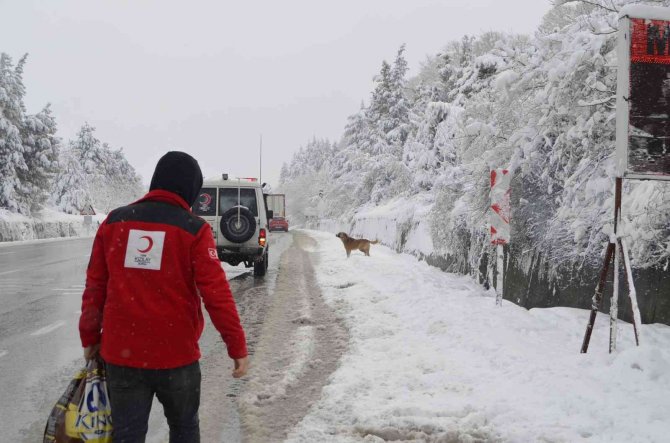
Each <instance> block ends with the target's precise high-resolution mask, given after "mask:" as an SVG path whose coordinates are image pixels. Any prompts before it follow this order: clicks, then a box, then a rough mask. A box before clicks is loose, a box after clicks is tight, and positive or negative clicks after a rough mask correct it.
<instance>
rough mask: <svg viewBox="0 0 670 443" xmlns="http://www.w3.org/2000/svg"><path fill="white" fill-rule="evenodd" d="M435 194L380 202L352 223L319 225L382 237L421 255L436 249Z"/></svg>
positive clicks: (397, 247)
mask: <svg viewBox="0 0 670 443" xmlns="http://www.w3.org/2000/svg"><path fill="white" fill-rule="evenodd" d="M433 204H434V197H433V196H432V195H430V194H428V193H424V194H419V195H415V196H413V197H412V198H411V199H410V198H405V197H400V198H397V199H393V200H391V201H389V202H386V203H384V204H381V205H379V206H372V205H370V206H365V207H362V208H360V209H358V210H357V211H356V213H355V214H354V215H353V217H352V219H351V223H350V224H347V223H343V222H342V221H341V220H332V219H325V220H319V221H318V222H317V224H316V226H315V227H317V228H318V229H319V230H324V231H329V232H333V233H336V232H339V231H345V232H348V233H350V234H351V235H353V236H356V237H363V238H368V239H370V240H379V241H380V242H382V243H383V244H385V245H387V246H390V247H392V248H393V249H395V250H396V251H403V252H407V253H409V254H414V255H417V256H419V257H424V256H431V255H433V254H434V253H435V248H434V247H433V240H432V238H431V232H430V229H431V218H430V217H431V216H430V212H431V210H432V208H433Z"/></svg>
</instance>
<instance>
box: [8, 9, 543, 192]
mask: <svg viewBox="0 0 670 443" xmlns="http://www.w3.org/2000/svg"><path fill="white" fill-rule="evenodd" d="M549 8H550V2H549V0H441V1H438V0H331V1H321V0H255V1H241V0H236V1H228V0H225V1H224V0H219V1H194V0H188V1H187V0H180V1H168V0H152V1H148V0H108V1H102V0H97V1H91V0H79V1H74V0H49V1H48V0H43V1H38V0H0V16H2V25H1V26H0V51H1V52H6V53H9V54H10V55H11V56H12V57H14V59H15V60H16V59H18V58H19V57H20V56H21V55H22V54H23V53H26V52H28V53H29V54H30V57H29V61H28V64H27V67H26V71H25V76H24V80H25V84H26V87H27V91H28V95H27V97H26V105H27V107H28V111H29V112H37V111H38V110H39V109H40V108H41V107H42V106H43V105H44V104H46V103H47V102H50V103H52V106H53V110H54V113H55V116H56V119H57V121H58V124H59V132H60V136H61V137H63V138H65V139H67V138H69V137H71V136H73V135H74V134H75V133H76V131H77V129H78V128H79V127H80V126H81V125H82V123H84V122H85V121H88V122H89V123H90V124H92V125H93V126H95V127H96V128H97V135H98V137H99V138H101V139H102V140H103V141H106V142H108V143H110V144H111V145H112V146H113V147H123V148H124V151H125V152H126V154H127V157H128V159H129V160H130V162H131V163H132V164H133V166H135V167H136V168H137V170H138V172H139V173H140V174H141V175H142V176H143V178H144V181H145V182H148V180H149V179H150V177H151V173H152V171H153V167H154V166H155V163H156V160H157V159H158V158H159V157H160V156H161V155H162V154H163V153H164V152H166V151H168V150H172V149H178V150H183V151H186V152H189V153H190V154H192V155H193V156H195V157H196V158H197V159H198V161H199V162H200V165H201V166H202V168H203V172H204V173H205V175H206V176H214V175H218V174H219V173H221V172H229V173H230V174H231V175H232V176H257V175H258V145H259V134H261V133H262V134H263V141H264V149H263V151H264V159H263V174H264V179H265V180H267V181H270V182H271V183H272V184H276V182H277V179H278V176H279V169H280V168H281V164H282V162H284V161H288V160H290V158H291V155H292V154H293V152H295V151H296V150H297V149H298V148H299V147H300V146H301V145H304V144H305V143H306V142H307V141H308V140H309V139H310V138H312V137H313V136H318V137H328V138H331V139H334V140H335V139H338V138H339V136H340V134H341V132H342V129H343V127H344V125H345V123H346V117H347V116H348V115H350V114H351V113H353V112H355V111H356V110H357V109H358V108H359V106H360V103H361V100H363V99H365V100H366V101H367V99H368V97H369V95H370V91H371V89H372V77H373V76H374V75H375V74H376V73H377V72H378V70H379V66H380V64H381V61H382V60H383V59H388V60H392V59H393V57H394V56H395V53H396V51H397V49H398V47H399V46H400V45H401V44H402V43H406V44H407V53H406V55H407V59H408V61H409V64H410V69H411V71H410V74H412V73H416V72H417V70H418V68H419V66H420V63H421V61H422V60H424V59H425V57H426V56H427V55H428V54H434V53H436V52H438V51H439V50H440V49H441V48H442V47H443V46H444V45H445V44H446V43H447V42H449V41H451V40H454V39H459V38H460V37H461V36H463V35H464V34H476V33H479V32H481V31H489V30H501V31H515V32H524V33H532V32H534V30H535V29H536V28H537V26H538V24H539V22H540V20H541V18H542V16H543V15H544V13H545V12H546V11H547V10H548V9H549ZM265 180H264V181H265Z"/></svg>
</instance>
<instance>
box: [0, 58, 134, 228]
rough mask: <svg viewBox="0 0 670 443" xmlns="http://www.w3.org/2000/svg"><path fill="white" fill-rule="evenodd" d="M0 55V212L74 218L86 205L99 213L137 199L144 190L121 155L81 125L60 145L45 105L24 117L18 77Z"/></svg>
mask: <svg viewBox="0 0 670 443" xmlns="http://www.w3.org/2000/svg"><path fill="white" fill-rule="evenodd" d="M26 61H27V55H24V56H23V57H21V59H19V61H18V62H17V63H16V65H15V64H14V63H13V61H12V58H11V57H10V56H9V55H8V54H5V53H0V209H6V210H8V211H10V212H13V213H19V214H23V215H26V216H31V215H34V214H35V213H38V212H39V211H40V210H41V209H42V208H44V207H45V206H48V207H53V208H56V209H57V210H59V211H63V212H66V213H70V214H79V212H80V211H81V210H82V209H84V207H85V205H87V204H91V205H92V206H93V207H94V208H96V209H97V210H99V211H102V212H103V213H107V212H109V211H110V210H111V209H113V208H115V207H118V206H121V205H123V204H127V203H128V202H129V201H131V200H133V199H135V198H137V197H138V196H139V195H141V194H142V190H143V186H142V182H141V179H140V177H139V176H138V174H137V173H136V171H135V169H134V168H133V167H132V166H131V165H130V163H128V161H127V159H126V158H125V156H124V153H123V150H122V149H113V148H112V147H110V146H109V145H108V144H107V143H104V142H102V141H100V140H99V139H98V138H96V136H95V128H94V127H92V126H90V125H89V124H88V123H84V125H83V126H82V127H81V129H80V130H79V132H78V133H77V135H76V137H75V138H74V139H72V140H69V141H67V142H66V143H65V142H63V141H62V140H61V139H60V138H59V137H58V135H57V132H58V128H57V125H56V120H55V118H54V116H53V113H52V111H51V108H50V106H49V105H47V106H45V107H44V109H42V110H41V111H40V112H38V113H37V114H28V113H27V111H26V107H25V105H24V97H25V94H26V88H25V86H24V84H23V71H24V69H25V67H26Z"/></svg>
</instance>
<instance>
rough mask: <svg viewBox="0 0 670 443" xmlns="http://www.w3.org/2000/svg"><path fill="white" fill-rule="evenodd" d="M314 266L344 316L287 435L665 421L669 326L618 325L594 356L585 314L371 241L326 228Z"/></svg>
mask: <svg viewBox="0 0 670 443" xmlns="http://www.w3.org/2000/svg"><path fill="white" fill-rule="evenodd" d="M310 235H312V236H314V238H316V239H317V240H318V248H317V249H316V251H315V252H314V254H315V255H316V258H317V259H316V260H315V263H316V265H315V268H316V273H317V280H318V283H319V284H320V286H321V287H322V291H323V294H324V297H325V299H326V302H327V303H329V304H330V305H331V306H332V307H333V308H334V309H336V310H337V311H338V312H339V314H340V315H341V316H342V317H343V318H344V321H345V322H346V324H347V326H348V328H349V331H350V334H351V339H350V346H349V348H348V349H349V350H348V354H346V355H345V356H344V357H343V358H342V360H341V366H340V368H339V369H338V370H337V371H336V372H335V373H334V374H333V376H332V377H331V380H330V384H329V385H328V386H327V387H326V388H324V390H323V392H322V397H321V400H320V401H319V403H318V404H316V405H315V406H314V407H313V408H312V410H311V412H310V414H309V415H308V416H306V417H305V418H304V420H303V421H302V422H301V423H300V424H299V425H298V426H297V427H296V428H295V429H294V430H293V432H292V433H291V434H290V436H289V439H288V441H291V442H312V441H320V442H334V441H337V442H357V441H366V442H375V441H380V442H381V441H389V440H402V441H408V440H412V441H415V440H416V441H459V442H468V441H512V442H528V441H552V442H579V441H589V442H601V441H617V442H622V441H630V442H642V441H644V442H662V441H667V435H668V433H670V421H668V419H667V413H666V411H668V410H670V397H669V396H668V395H667V393H668V392H670V372H669V371H668V370H667V369H668V368H669V367H670V327H668V326H663V325H644V326H643V327H642V329H643V330H642V337H644V342H643V346H641V347H639V348H637V347H635V346H634V344H633V340H632V337H633V331H632V327H631V325H630V324H626V323H620V328H621V331H620V333H619V337H620V338H621V341H620V343H619V350H620V351H619V352H618V353H616V354H614V355H609V354H608V353H607V339H608V322H607V321H606V320H605V317H604V316H599V318H598V319H597V321H596V328H595V331H594V333H593V339H592V342H591V352H590V353H589V354H586V355H581V354H579V349H580V345H581V340H582V336H583V333H584V329H585V326H586V322H587V319H588V315H589V314H588V311H585V310H579V309H572V308H551V309H531V310H525V309H523V308H521V307H519V306H516V305H514V304H512V303H510V302H505V303H504V306H503V307H502V308H498V307H496V306H495V302H494V299H493V298H492V294H491V293H489V292H485V291H484V290H483V289H482V288H481V287H480V286H479V285H477V284H475V283H474V282H473V281H472V280H470V279H469V278H467V277H464V276H457V275H453V274H446V273H443V272H441V271H440V270H438V269H436V268H432V267H430V266H428V265H426V264H425V263H423V262H418V261H417V260H416V259H415V258H414V257H412V256H409V255H399V254H396V253H394V252H392V251H391V250H389V249H388V248H384V247H381V246H378V247H373V249H372V251H371V255H372V256H371V257H364V256H363V255H361V254H358V253H354V254H352V256H351V258H350V259H346V258H345V254H344V251H343V250H342V247H341V245H340V244H339V240H337V239H336V238H335V237H334V236H332V235H331V234H325V233H320V232H310Z"/></svg>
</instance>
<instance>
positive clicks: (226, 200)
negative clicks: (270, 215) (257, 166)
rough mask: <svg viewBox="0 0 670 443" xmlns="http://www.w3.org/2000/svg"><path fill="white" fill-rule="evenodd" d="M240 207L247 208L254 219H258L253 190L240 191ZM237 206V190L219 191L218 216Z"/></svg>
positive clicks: (254, 191) (244, 189) (222, 189)
mask: <svg viewBox="0 0 670 443" xmlns="http://www.w3.org/2000/svg"><path fill="white" fill-rule="evenodd" d="M240 205H241V206H244V207H245V208H248V209H249V210H250V211H251V213H252V214H254V217H258V204H257V203H256V189H255V188H241V189H240ZM235 206H237V188H221V189H219V214H220V215H221V214H223V213H224V212H226V211H227V210H228V209H230V208H233V207H235Z"/></svg>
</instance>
